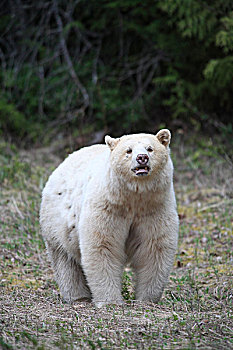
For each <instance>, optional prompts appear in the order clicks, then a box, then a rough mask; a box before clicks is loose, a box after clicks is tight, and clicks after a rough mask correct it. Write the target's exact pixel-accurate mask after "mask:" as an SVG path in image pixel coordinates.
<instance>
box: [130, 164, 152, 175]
mask: <svg viewBox="0 0 233 350" xmlns="http://www.w3.org/2000/svg"><path fill="white" fill-rule="evenodd" d="M132 171H133V172H134V173H135V174H136V175H137V176H143V175H148V174H149V171H150V168H149V167H148V166H142V165H139V166H136V167H135V168H133V169H132Z"/></svg>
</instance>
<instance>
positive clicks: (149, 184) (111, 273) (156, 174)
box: [40, 129, 178, 307]
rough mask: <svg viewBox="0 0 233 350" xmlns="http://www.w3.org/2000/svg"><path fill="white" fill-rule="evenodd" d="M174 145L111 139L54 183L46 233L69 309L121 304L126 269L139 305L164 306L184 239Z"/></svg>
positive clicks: (46, 205)
mask: <svg viewBox="0 0 233 350" xmlns="http://www.w3.org/2000/svg"><path fill="white" fill-rule="evenodd" d="M170 138H171V134H170V131H169V130H167V129H163V130H160V131H159V132H158V133H157V134H156V135H151V134H143V133H142V134H134V135H125V136H122V137H120V138H116V139H115V138H111V137H110V136H106V137H105V142H106V145H93V146H90V147H85V148H82V149H80V150H79V151H76V152H74V153H72V154H71V155H70V156H69V157H68V158H66V159H65V161H64V162H63V163H62V164H61V165H60V166H59V167H58V168H57V169H56V170H55V171H54V172H53V173H52V175H51V176H50V178H49V180H48V182H47V184H46V186H45V188H44V190H43V194H42V203H41V211H40V225H41V231H42V235H43V237H44V240H45V243H46V247H47V250H48V253H49V257H50V259H51V263H52V267H53V269H54V273H55V278H56V281H57V283H58V286H59V288H60V292H61V295H62V297H63V298H64V300H65V301H67V302H73V301H75V300H82V299H92V300H93V302H94V303H95V305H96V306H97V307H101V306H103V305H105V304H110V303H115V304H119V303H122V302H123V298H122V294H121V283H122V274H123V269H124V266H125V264H126V263H130V264H131V267H132V269H133V271H134V273H135V285H136V291H135V293H136V299H137V300H140V301H152V302H157V301H158V300H159V299H160V297H161V295H162V292H163V289H164V287H165V285H166V284H167V281H168V278H169V274H170V272H171V269H172V266H173V261H174V256H175V252H176V248H177V238H178V215H177V209H176V200H175V194H174V189H173V165H172V161H171V158H170V151H169V143H170Z"/></svg>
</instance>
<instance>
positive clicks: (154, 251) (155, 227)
mask: <svg viewBox="0 0 233 350" xmlns="http://www.w3.org/2000/svg"><path fill="white" fill-rule="evenodd" d="M136 231H137V232H136V233H135V234H136V237H137V241H138V242H140V244H138V245H137V247H136V249H135V251H134V255H133V256H132V267H133V269H134V271H135V274H136V299H137V300H141V301H152V302H158V301H159V299H160V298H161V296H162V293H163V290H164V287H165V286H166V284H167V282H168V278H169V275H170V272H171V270H172V266H173V262H174V257H175V253H176V248H177V238H178V218H177V215H176V214H175V215H174V216H173V217H172V218H171V217H170V218H168V219H167V220H166V219H165V218H164V221H163V222H162V220H159V223H158V221H157V223H156V220H151V221H149V220H148V222H147V223H142V224H141V225H138V227H137V229H136Z"/></svg>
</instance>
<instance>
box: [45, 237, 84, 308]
mask: <svg viewBox="0 0 233 350" xmlns="http://www.w3.org/2000/svg"><path fill="white" fill-rule="evenodd" d="M46 247H47V250H48V253H49V257H50V260H51V263H52V267H53V270H54V275H55V280H56V282H57V284H58V286H59V290H60V293H61V296H62V298H63V299H64V301H66V302H68V303H72V302H74V301H75V300H85V299H91V292H90V289H89V287H88V286H87V283H86V279H85V276H84V274H83V270H82V268H81V266H80V265H79V264H78V263H77V262H76V260H75V259H73V258H71V257H69V256H68V255H67V253H66V252H65V251H64V250H63V249H62V247H53V246H52V245H51V244H49V243H48V242H46Z"/></svg>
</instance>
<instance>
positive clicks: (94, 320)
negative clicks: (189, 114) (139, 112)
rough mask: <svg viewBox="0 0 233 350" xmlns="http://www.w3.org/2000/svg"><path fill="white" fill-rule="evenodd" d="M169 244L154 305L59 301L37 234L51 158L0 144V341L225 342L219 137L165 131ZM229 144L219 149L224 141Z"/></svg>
mask: <svg viewBox="0 0 233 350" xmlns="http://www.w3.org/2000/svg"><path fill="white" fill-rule="evenodd" d="M171 147H172V158H173V161H174V165H175V177H174V181H175V188H176V196H177V202H178V211H179V216H180V238H179V249H178V252H177V256H176V260H175V263H174V270H173V273H172V274H171V277H170V282H169V285H168V286H167V288H166V290H165V292H164V295H163V298H162V299H161V301H160V302H159V304H158V305H155V304H152V303H138V302H135V301H134V300H133V297H134V295H133V286H132V273H131V271H130V270H127V271H126V272H125V274H124V281H123V288H122V292H123V295H124V297H125V299H126V304H125V305H124V306H108V307H106V308H103V309H100V310H99V309H96V308H95V307H94V306H93V305H92V304H91V303H85V302H83V303H75V304H73V305H68V304H64V303H63V302H62V300H61V299H60V296H59V291H58V289H57V286H56V284H55V283H54V281H53V275H52V271H51V268H50V265H49V261H48V259H47V256H46V253H45V249H44V243H43V241H42V238H41V236H40V233H39V224H38V211H39V205H40V195H41V190H42V188H43V186H44V184H45V182H46V179H47V177H48V175H49V174H50V173H51V171H52V170H53V169H54V167H55V166H57V164H58V163H59V162H60V161H61V158H60V157H58V155H57V154H56V152H55V153H54V150H56V147H55V148H54V147H53V148H44V149H32V150H30V151H22V150H17V149H16V147H14V146H12V145H9V144H6V143H4V142H3V141H2V142H0V183H1V192H0V232H1V236H0V241H1V246H0V281H1V282H0V348H2V349H38V350H39V349H80V348H81V349H82V348H83V349H121V348H122V349H226V350H229V349H233V331H232V329H233V312H232V299H233V288H232V287H233V286H232V262H233V260H232V237H233V233H232V204H233V199H232V198H233V182H232V177H233V176H232V175H233V166H232V160H231V159H230V157H229V151H227V148H226V147H225V146H223V145H222V141H220V140H219V138H213V139H210V138H208V137H202V136H195V135H192V136H190V137H187V138H185V139H184V136H183V135H177V136H175V137H174V141H173V144H172V146H171ZM228 149H229V148H228Z"/></svg>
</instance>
